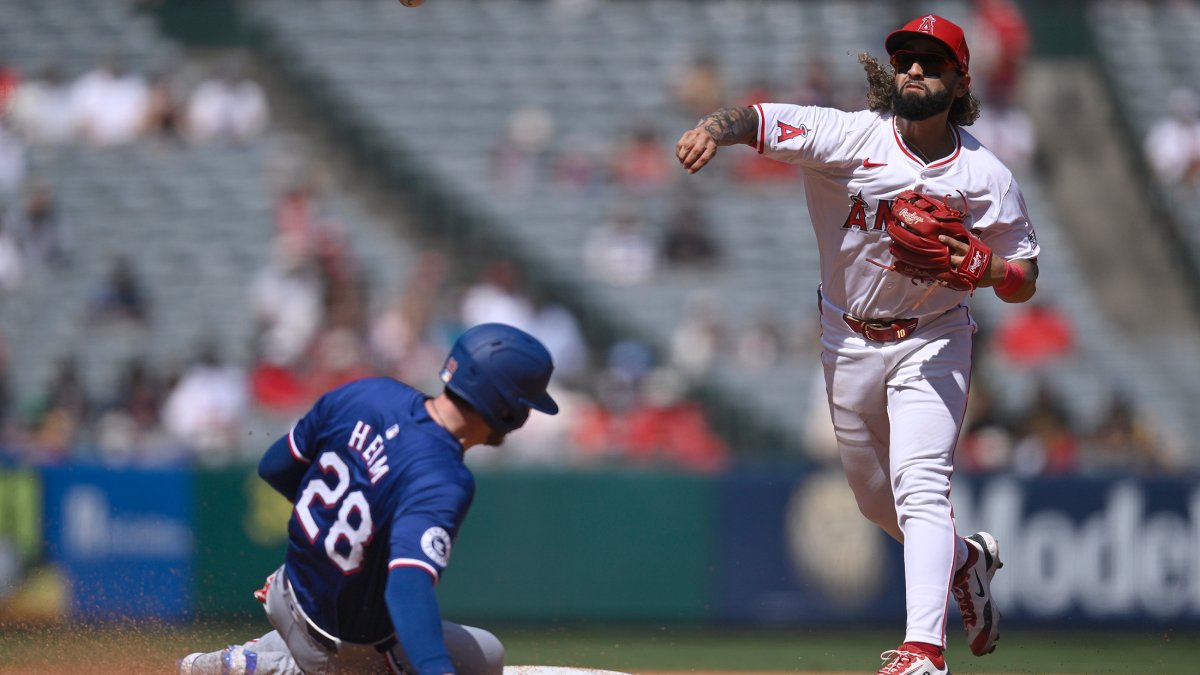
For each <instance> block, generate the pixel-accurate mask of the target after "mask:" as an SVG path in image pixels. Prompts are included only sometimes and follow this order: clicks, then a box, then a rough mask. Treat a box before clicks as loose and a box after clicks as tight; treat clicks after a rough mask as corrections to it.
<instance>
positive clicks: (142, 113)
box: [71, 55, 149, 147]
mask: <svg viewBox="0 0 1200 675" xmlns="http://www.w3.org/2000/svg"><path fill="white" fill-rule="evenodd" d="M148 103H149V88H148V87H147V85H146V79H145V78H144V77H142V75H141V74H138V73H133V72H130V71H128V70H126V67H125V60H124V58H123V57H122V56H120V55H111V56H109V57H107V58H106V59H104V60H103V61H102V62H101V63H100V64H98V65H97V66H96V67H95V68H94V69H92V70H91V71H89V72H87V73H84V74H83V76H81V77H80V78H79V79H78V80H76V81H75V84H74V86H73V87H72V91H71V108H72V111H73V116H74V119H75V124H76V131H77V133H78V135H79V137H80V138H81V139H83V140H84V141H85V142H87V143H89V144H91V145H94V146H98V147H107V146H113V145H124V144H128V143H132V142H134V141H136V140H137V139H138V138H139V137H140V136H141V133H142V129H143V124H144V123H145V120H146V106H147V104H148Z"/></svg>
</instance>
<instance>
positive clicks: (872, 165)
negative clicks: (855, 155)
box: [863, 157, 887, 169]
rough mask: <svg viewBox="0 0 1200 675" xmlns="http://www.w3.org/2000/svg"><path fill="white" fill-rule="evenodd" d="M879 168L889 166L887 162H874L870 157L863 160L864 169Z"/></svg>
mask: <svg viewBox="0 0 1200 675" xmlns="http://www.w3.org/2000/svg"><path fill="white" fill-rule="evenodd" d="M877 166H887V162H872V161H871V158H870V157H868V158H866V159H864V160H863V168H864V169H874V168H875V167H877Z"/></svg>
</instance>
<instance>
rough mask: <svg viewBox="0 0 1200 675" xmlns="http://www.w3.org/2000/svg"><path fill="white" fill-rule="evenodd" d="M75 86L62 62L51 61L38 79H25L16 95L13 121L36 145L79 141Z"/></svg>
mask: <svg viewBox="0 0 1200 675" xmlns="http://www.w3.org/2000/svg"><path fill="white" fill-rule="evenodd" d="M71 97H72V87H71V83H70V81H69V80H68V79H67V76H66V71H65V70H64V69H63V66H62V64H61V63H51V64H49V65H47V66H46V68H45V69H44V70H43V71H42V72H41V74H40V75H39V76H38V77H37V78H33V79H29V80H26V81H24V82H23V83H22V84H21V86H20V88H19V89H17V92H16V94H15V96H14V98H13V103H12V118H13V123H14V125H15V126H16V128H17V130H18V131H19V132H20V133H21V135H22V136H23V137H24V138H25V139H26V140H27V141H29V143H30V144H31V145H35V146H60V145H67V144H70V143H72V142H74V141H75V132H76V124H75V111H74V109H73V107H72V102H71Z"/></svg>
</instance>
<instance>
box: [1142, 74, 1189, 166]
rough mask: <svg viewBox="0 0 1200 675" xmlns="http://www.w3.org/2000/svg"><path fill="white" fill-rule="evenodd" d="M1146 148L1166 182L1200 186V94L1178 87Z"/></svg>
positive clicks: (1151, 164) (1153, 126)
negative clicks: (1165, 114)
mask: <svg viewBox="0 0 1200 675" xmlns="http://www.w3.org/2000/svg"><path fill="white" fill-rule="evenodd" d="M1143 149H1144V151H1145V154H1146V159H1147V161H1149V162H1150V166H1151V168H1152V169H1154V172H1155V174H1156V175H1157V176H1158V178H1159V180H1161V181H1162V182H1163V183H1164V184H1166V185H1170V186H1176V185H1177V186H1182V187H1186V188H1190V189H1196V188H1200V94H1197V93H1196V91H1195V90H1194V89H1192V88H1190V87H1178V88H1176V89H1174V90H1172V91H1171V93H1170V95H1169V96H1168V98H1167V116H1166V117H1163V118H1162V119H1160V120H1158V121H1156V122H1155V123H1154V124H1153V125H1152V126H1151V127H1150V131H1149V133H1148V134H1146V140H1145V141H1144V143H1143Z"/></svg>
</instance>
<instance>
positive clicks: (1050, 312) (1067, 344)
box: [995, 300, 1075, 368]
mask: <svg viewBox="0 0 1200 675" xmlns="http://www.w3.org/2000/svg"><path fill="white" fill-rule="evenodd" d="M995 344H996V347H997V348H998V349H999V355H1000V356H1001V357H1002V358H1003V359H1004V360H1005V361H1007V362H1008V363H1009V364H1011V365H1015V366H1020V367H1024V368H1040V367H1043V366H1045V365H1046V364H1048V363H1050V362H1052V361H1055V360H1058V359H1061V358H1064V357H1067V356H1070V355H1071V354H1073V353H1074V352H1075V331H1074V329H1073V328H1072V326H1071V322H1070V321H1069V320H1068V318H1067V317H1066V315H1065V314H1063V313H1062V312H1061V311H1060V310H1059V309H1058V308H1057V307H1055V306H1054V305H1052V304H1050V303H1049V302H1047V301H1045V300H1033V301H1031V302H1028V303H1025V304H1023V305H1020V307H1019V308H1016V309H1014V310H1013V312H1012V314H1011V315H1009V317H1008V318H1007V320H1006V321H1005V322H1004V323H1003V324H1001V325H1000V327H999V328H998V329H997V330H996V334H995Z"/></svg>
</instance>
